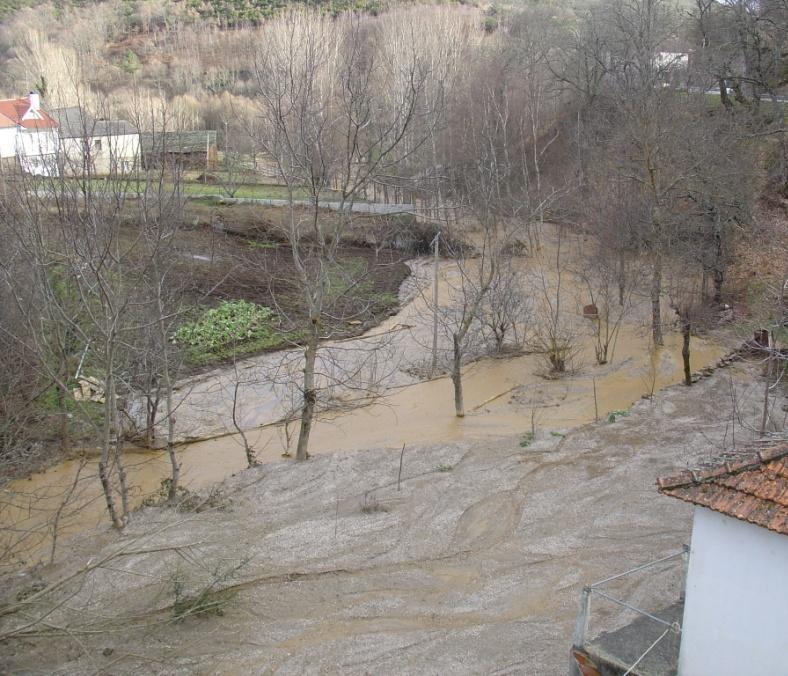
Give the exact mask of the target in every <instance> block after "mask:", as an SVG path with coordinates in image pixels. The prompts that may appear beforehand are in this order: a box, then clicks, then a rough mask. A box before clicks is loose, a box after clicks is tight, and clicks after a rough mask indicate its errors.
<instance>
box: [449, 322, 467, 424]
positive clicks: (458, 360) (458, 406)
mask: <svg viewBox="0 0 788 676" xmlns="http://www.w3.org/2000/svg"><path fill="white" fill-rule="evenodd" d="M452 342H453V344H454V361H453V363H452V369H451V381H452V383H454V412H455V414H456V416H457V417H458V418H464V417H465V403H464V402H463V397H462V349H461V347H460V337H459V336H458V335H457V334H456V333H455V334H454V335H453V336H452Z"/></svg>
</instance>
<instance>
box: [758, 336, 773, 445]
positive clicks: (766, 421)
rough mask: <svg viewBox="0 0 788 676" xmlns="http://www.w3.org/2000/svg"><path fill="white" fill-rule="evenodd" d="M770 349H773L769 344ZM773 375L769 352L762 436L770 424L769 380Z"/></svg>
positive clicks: (764, 389)
mask: <svg viewBox="0 0 788 676" xmlns="http://www.w3.org/2000/svg"><path fill="white" fill-rule="evenodd" d="M768 349H771V346H769V348H768ZM771 376H772V355H771V353H769V356H768V357H767V358H766V384H765V385H764V388H763V414H762V416H761V429H760V433H761V436H763V435H765V434H766V428H767V426H768V424H769V382H770V380H771Z"/></svg>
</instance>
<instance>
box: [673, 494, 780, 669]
mask: <svg viewBox="0 0 788 676" xmlns="http://www.w3.org/2000/svg"><path fill="white" fill-rule="evenodd" d="M743 674H764V675H766V674H768V675H769V676H788V536H785V535H780V534H779V533H776V532H774V531H770V530H767V529H765V528H761V527H760V526H755V525H753V524H750V523H746V522H744V521H740V520H738V519H734V518H732V517H729V516H725V515H723V514H720V513H718V512H713V511H711V510H709V509H706V508H705V507H696V508H695V518H694V524H693V530H692V553H691V556H690V563H689V570H688V572H687V590H686V601H685V605H684V621H683V627H682V635H681V652H680V656H679V676H711V675H713V676H742V675H743Z"/></svg>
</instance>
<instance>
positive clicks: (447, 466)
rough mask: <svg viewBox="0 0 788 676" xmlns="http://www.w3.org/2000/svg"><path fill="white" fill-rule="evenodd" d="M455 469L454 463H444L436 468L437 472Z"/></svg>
mask: <svg viewBox="0 0 788 676" xmlns="http://www.w3.org/2000/svg"><path fill="white" fill-rule="evenodd" d="M453 469H454V465H448V464H442V465H438V466H437V467H436V468H435V471H436V472H451V471H452V470H453Z"/></svg>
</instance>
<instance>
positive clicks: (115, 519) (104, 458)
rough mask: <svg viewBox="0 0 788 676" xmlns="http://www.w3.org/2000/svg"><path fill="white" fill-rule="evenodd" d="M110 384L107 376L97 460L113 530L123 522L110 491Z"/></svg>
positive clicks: (113, 404) (109, 378)
mask: <svg viewBox="0 0 788 676" xmlns="http://www.w3.org/2000/svg"><path fill="white" fill-rule="evenodd" d="M108 373H109V370H108ZM111 383H112V376H111V375H108V376H107V381H106V383H105V391H104V396H105V400H104V426H103V430H102V439H101V457H100V458H99V479H100V481H101V488H102V489H103V491H104V500H105V501H106V503H107V512H108V513H109V518H110V521H112V525H113V526H114V527H115V528H123V520H122V519H121V518H120V516H119V514H118V508H117V505H116V504H115V495H114V493H113V490H112V469H111V465H110V457H111V452H112V422H113V420H114V418H115V416H114V415H113V413H112V408H113V407H114V406H115V402H114V401H113V400H112V396H111V392H112V390H111V387H110V386H111Z"/></svg>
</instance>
